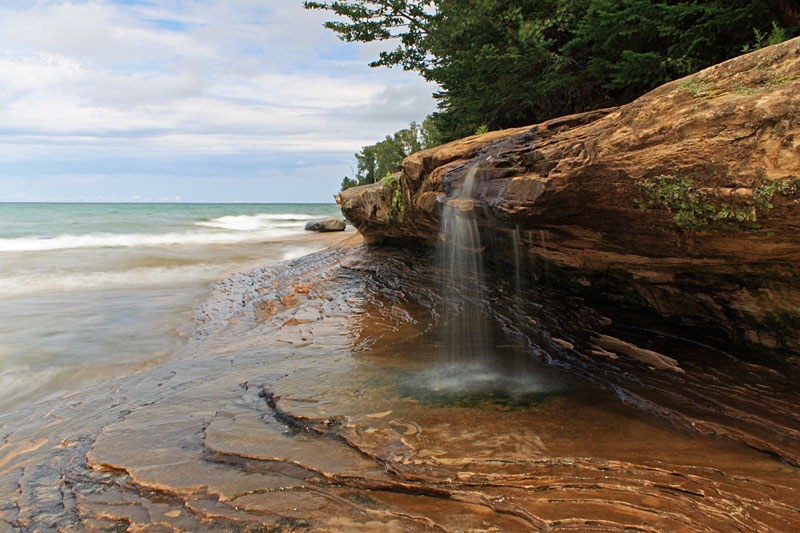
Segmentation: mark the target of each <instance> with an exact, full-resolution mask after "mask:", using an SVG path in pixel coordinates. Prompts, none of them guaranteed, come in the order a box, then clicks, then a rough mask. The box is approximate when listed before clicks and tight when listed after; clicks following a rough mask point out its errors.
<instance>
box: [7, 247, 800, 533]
mask: <svg viewBox="0 0 800 533" xmlns="http://www.w3.org/2000/svg"><path fill="white" fill-rule="evenodd" d="M435 277H436V268H435V266H434V265H433V261H432V260H431V258H430V257H427V256H426V254H424V253H422V252H420V253H414V252H409V251H408V250H391V249H384V250H380V251H375V252H371V253H370V252H368V251H367V250H366V249H365V248H364V247H362V246H359V245H354V244H352V243H351V245H348V246H342V247H338V248H335V249H331V250H328V251H325V252H321V253H319V254H314V255H312V256H308V257H305V258H301V259H298V260H294V261H291V262H288V263H284V264H279V265H277V266H274V267H267V268H260V269H256V270H253V271H251V272H249V273H247V274H239V275H236V276H233V277H232V278H230V279H228V280H226V281H224V282H222V283H220V284H218V285H217V287H216V288H215V291H214V293H213V295H212V297H211V298H210V299H209V301H208V302H207V303H206V304H205V305H204V307H203V308H202V309H201V310H200V312H199V318H200V320H199V326H198V329H197V331H196V332H195V334H194V336H193V338H192V340H191V341H190V342H189V343H188V345H187V346H186V347H185V348H184V349H183V350H182V351H181V352H180V353H178V354H177V355H176V356H175V357H174V358H172V359H171V360H169V361H166V362H164V363H162V364H159V365H156V366H153V367H150V368H147V369H145V370H142V371H141V372H138V373H135V374H132V375H129V376H126V377H124V378H120V379H117V380H113V381H111V382H108V383H104V384H102V385H98V386H95V387H92V388H90V389H88V390H85V391H81V392H79V393H76V394H73V395H71V396H68V397H65V398H62V399H59V400H57V401H51V402H47V403H43V404H39V405H37V406H33V407H30V408H28V409H26V410H18V411H16V412H14V413H6V414H3V415H1V416H0V439H1V440H0V442H2V445H0V446H1V447H0V502H7V503H4V504H0V528H3V527H5V528H7V529H10V530H15V529H19V530H24V531H29V530H31V531H32V530H36V529H41V530H43V531H49V530H56V529H62V530H89V531H91V530H97V531H109V530H126V529H128V530H131V531H139V530H144V531H175V530H177V531H210V530H213V531H264V530H277V531H306V530H309V531H504V532H506V531H509V532H514V531H531V530H544V529H556V530H576V531H587V530H595V531H596V530H601V531H616V530H626V529H627V530H634V531H734V530H735V531H793V530H798V529H800V471H799V470H798V469H797V468H796V466H797V458H798V457H800V444H799V443H800V432H798V427H800V423H799V418H800V413H798V405H800V402H798V395H799V393H798V392H797V390H796V386H795V385H794V382H793V380H792V379H793V378H792V375H791V374H785V373H783V374H782V373H781V372H778V371H775V370H773V369H769V368H767V367H763V366H760V365H757V364H753V363H747V364H744V363H741V362H736V361H734V360H732V359H730V358H729V357H727V356H726V355H725V354H723V353H721V352H720V350H719V349H718V348H711V347H703V346H701V345H698V344H697V343H696V342H692V341H690V340H687V339H682V338H678V337H675V336H669V335H668V334H667V333H660V334H658V335H657V334H655V333H653V332H651V331H648V332H642V331H634V330H631V329H629V328H626V327H625V325H624V324H618V323H615V322H612V323H610V322H609V321H608V320H607V319H606V318H605V317H602V316H600V315H599V314H597V313H596V312H594V311H592V310H591V309H588V308H584V307H582V306H581V303H580V302H577V301H571V300H566V299H561V300H558V299H553V300H548V296H547V295H546V294H544V293H542V294H538V295H537V296H536V297H535V298H534V296H533V295H530V294H526V295H519V294H516V295H515V294H510V292H509V290H508V286H507V284H504V282H502V281H496V282H491V283H490V284H489V285H490V286H489V287H488V301H487V302H486V303H485V309H486V311H487V313H489V314H490V315H491V316H492V317H493V318H494V323H495V331H494V332H493V337H492V342H493V344H494V346H495V352H494V353H495V355H494V356H493V358H491V359H488V360H487V359H481V360H472V361H470V362H469V364H459V362H458V361H453V360H452V358H451V357H449V356H447V357H444V356H442V355H441V354H442V353H444V352H445V351H443V350H441V347H440V346H439V339H441V338H442V335H441V333H440V330H441V328H442V327H443V325H442V324H441V320H442V318H441V317H442V316H445V315H444V314H443V313H442V309H443V306H444V305H446V303H445V302H441V301H440V300H439V296H438V289H437V282H436V281H435ZM463 298H469V295H463ZM526 317H527V318H526ZM599 335H607V336H615V338H616V337H622V338H624V340H625V341H626V342H630V343H636V344H637V345H639V346H641V347H648V348H650V349H653V350H655V349H656V348H658V349H659V350H661V352H665V355H670V356H673V357H675V359H676V360H677V361H678V364H679V365H680V370H681V371H680V372H678V371H675V370H669V369H660V370H659V369H656V368H654V367H653V366H652V365H649V364H646V363H644V362H642V361H638V360H636V359H633V358H630V357H625V356H618V357H617V358H612V357H609V356H604V355H602V352H598V350H594V351H595V352H598V353H600V355H598V354H597V353H592V350H593V348H592V346H593V345H594V342H595V341H593V340H592V339H597V338H599V337H598V336H599ZM662 345H663V346H662ZM670 346H671V347H672V348H671V349H670V350H667V348H669V347H670ZM666 352H668V353H666ZM759 450H762V451H759ZM793 465H794V466H793Z"/></svg>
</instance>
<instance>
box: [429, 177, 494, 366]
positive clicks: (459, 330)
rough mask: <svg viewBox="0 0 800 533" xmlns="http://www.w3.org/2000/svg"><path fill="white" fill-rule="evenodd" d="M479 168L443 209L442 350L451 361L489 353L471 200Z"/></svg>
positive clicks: (474, 357)
mask: <svg viewBox="0 0 800 533" xmlns="http://www.w3.org/2000/svg"><path fill="white" fill-rule="evenodd" d="M477 170H478V167H477V165H473V166H472V167H471V168H470V169H469V171H468V172H467V176H466V178H465V179H464V184H463V185H462V186H461V188H460V189H458V190H456V191H455V193H454V194H452V195H451V197H450V199H449V200H447V202H446V203H445V205H444V208H443V212H442V228H441V235H440V238H441V241H442V242H441V245H440V247H439V262H440V265H441V268H442V294H443V296H444V301H445V304H446V308H445V311H444V314H443V319H444V320H443V322H444V331H443V335H442V336H443V339H442V350H443V353H444V355H445V356H446V357H447V358H448V359H449V360H450V361H451V362H456V361H457V362H465V361H476V360H484V359H486V357H487V356H488V355H489V353H490V349H489V345H490V342H489V327H488V322H487V318H486V316H485V314H484V313H483V312H482V310H481V308H480V305H481V302H483V301H484V297H483V296H484V295H483V293H482V292H483V260H482V258H481V243H480V236H479V234H478V224H477V222H476V219H475V212H474V202H473V200H472V192H473V188H474V185H475V177H476V173H477Z"/></svg>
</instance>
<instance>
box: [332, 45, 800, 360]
mask: <svg viewBox="0 0 800 533" xmlns="http://www.w3.org/2000/svg"><path fill="white" fill-rule="evenodd" d="M798 95H800V38H797V39H793V40H790V41H787V42H784V43H781V44H779V45H775V46H770V47H767V48H764V49H761V50H758V51H756V52H753V53H750V54H747V55H744V56H741V57H738V58H735V59H732V60H729V61H726V62H724V63H721V64H719V65H715V66H713V67H710V68H708V69H706V70H703V71H701V72H699V73H697V74H694V75H692V76H689V77H687V78H684V79H680V80H676V81H673V82H670V83H668V84H666V85H663V86H661V87H659V88H657V89H655V90H653V91H651V92H650V93H647V94H645V95H644V96H642V97H641V98H639V99H637V100H635V101H633V102H631V103H629V104H627V105H624V106H620V107H617V108H610V109H603V110H597V111H591V112H587V113H582V114H577V115H572V116H567V117H561V118H558V119H554V120H550V121H547V122H544V123H542V124H537V125H534V126H531V127H523V128H516V129H510V130H504V131H498V132H491V133H488V134H484V135H480V136H473V137H468V138H465V139H462V140H459V141H456V142H453V143H449V144H446V145H444V146H440V147H438V148H433V149H430V150H425V151H422V152H418V153H416V154H413V155H411V156H409V157H408V158H406V159H405V160H404V161H403V164H402V172H398V173H396V174H395V175H394V176H392V177H391V178H388V179H387V180H384V181H383V182H381V183H376V184H373V185H367V186H363V187H357V188H353V189H349V190H347V191H344V192H343V193H342V194H341V203H342V208H343V212H344V213H345V216H346V217H347V218H348V219H349V220H350V221H351V222H352V223H353V224H354V225H355V226H356V228H357V229H358V230H359V231H360V232H361V233H362V234H363V235H364V237H365V238H366V240H367V241H368V242H371V243H376V242H381V241H387V240H389V241H391V240H417V241H422V242H426V243H435V242H436V240H437V239H438V238H439V236H438V229H439V218H440V214H441V206H442V203H443V201H444V200H445V199H446V198H447V197H448V195H449V194H450V192H451V191H452V190H454V189H455V188H457V187H459V186H460V183H461V182H462V181H463V179H464V177H465V175H466V173H467V171H468V169H470V168H471V167H472V166H474V165H478V176H479V182H478V183H477V184H476V189H475V190H476V192H475V196H474V208H475V209H476V213H477V214H478V220H479V225H480V226H481V231H482V236H483V239H482V242H483V243H484V244H485V247H486V253H485V256H486V257H487V259H488V260H490V261H496V260H498V259H505V261H506V262H511V261H514V260H515V259H514V256H515V255H517V256H518V257H517V258H516V261H517V262H519V255H522V256H523V257H524V258H525V259H526V264H531V262H533V264H534V265H540V266H542V265H545V264H546V265H547V267H548V268H549V269H550V270H551V272H555V271H557V272H558V274H559V277H558V279H559V282H560V283H562V284H570V283H571V284H572V286H574V287H575V288H576V289H579V290H580V289H583V290H589V291H592V292H593V293H594V294H597V295H604V296H605V297H607V298H610V299H611V300H612V301H621V302H626V303H633V304H635V305H639V306H647V307H649V308H652V309H655V310H656V311H658V312H659V313H660V314H661V315H662V316H669V317H673V318H674V319H675V320H679V321H681V322H683V323H687V324H702V325H711V326H714V327H716V328H721V329H722V330H724V331H725V332H726V333H727V334H728V335H729V336H730V337H731V338H734V339H735V340H737V341H743V342H745V343H747V344H749V345H753V346H757V347H764V348H767V349H768V350H767V353H771V354H778V355H779V356H780V357H781V358H786V357H788V359H789V360H794V361H800V359H797V358H796V356H797V355H798V354H800V340H799V339H800V335H798V330H800V238H798V235H800V206H799V205H798V203H800V97H798ZM512 250H514V251H515V252H514V253H509V252H510V251H512ZM526 275H527V276H528V277H531V276H532V277H536V276H538V275H539V273H538V272H537V269H536V268H532V269H529V270H527V271H526ZM552 277H553V276H551V278H552Z"/></svg>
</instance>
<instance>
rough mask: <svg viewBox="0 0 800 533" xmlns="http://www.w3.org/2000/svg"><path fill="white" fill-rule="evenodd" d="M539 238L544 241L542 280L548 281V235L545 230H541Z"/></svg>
mask: <svg viewBox="0 0 800 533" xmlns="http://www.w3.org/2000/svg"><path fill="white" fill-rule="evenodd" d="M539 237H540V238H541V241H542V280H546V279H547V256H546V255H545V254H546V253H547V234H546V233H545V232H544V230H539Z"/></svg>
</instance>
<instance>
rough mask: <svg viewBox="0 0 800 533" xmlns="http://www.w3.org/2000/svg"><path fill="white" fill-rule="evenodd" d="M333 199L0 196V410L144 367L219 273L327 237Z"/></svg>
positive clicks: (171, 341)
mask: <svg viewBox="0 0 800 533" xmlns="http://www.w3.org/2000/svg"><path fill="white" fill-rule="evenodd" d="M322 216H340V213H339V209H338V207H337V206H336V205H333V204H118V203H115V204H98V203H92V204H85V203H67V204H63V203H62V204H57V203H0V411H5V410H9V409H14V407H15V406H17V405H19V404H20V403H22V402H32V401H37V400H41V399H44V398H47V397H51V396H55V395H60V394H65V393H67V392H70V391H75V390H78V389H79V388H81V387H82V386H86V385H89V384H91V383H96V382H98V381H102V380H105V379H108V378H111V377H115V376H118V375H125V374H129V373H131V372H132V371H135V370H138V369H142V368H146V367H148V366H151V365H153V364H156V363H158V362H161V361H163V360H165V359H167V358H169V357H170V356H171V355H172V354H173V353H175V351H176V350H177V349H179V348H180V346H181V345H182V344H183V343H184V342H185V337H186V335H188V334H189V333H191V331H192V329H193V327H194V319H193V318H194V311H195V307H196V306H197V305H198V304H199V303H200V302H202V301H203V299H204V298H205V296H206V295H207V294H208V292H209V288H210V286H211V284H212V283H213V282H214V281H216V280H218V279H220V278H223V277H226V276H228V275H230V274H232V273H234V272H238V271H242V270H246V269H248V268H251V267H253V266H255V265H264V264H270V263H274V262H276V261H281V260H285V259H291V258H294V257H299V256H302V255H305V254H307V253H310V252H313V251H316V250H319V249H322V248H324V247H325V246H326V241H325V239H320V238H319V236H318V235H317V234H312V233H310V232H306V231H304V225H305V223H306V222H307V221H308V220H309V219H312V218H317V217H322Z"/></svg>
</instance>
